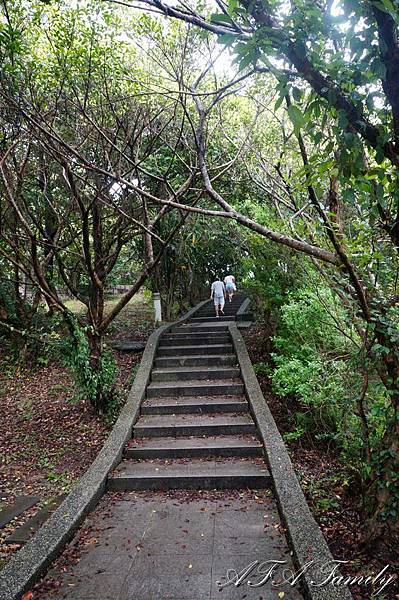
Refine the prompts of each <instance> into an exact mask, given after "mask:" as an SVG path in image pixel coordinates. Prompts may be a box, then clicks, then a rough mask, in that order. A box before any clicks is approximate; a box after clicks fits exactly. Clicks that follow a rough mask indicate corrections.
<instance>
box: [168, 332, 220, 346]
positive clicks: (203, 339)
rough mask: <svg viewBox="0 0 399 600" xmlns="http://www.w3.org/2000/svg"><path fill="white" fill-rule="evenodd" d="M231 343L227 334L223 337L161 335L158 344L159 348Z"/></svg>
mask: <svg viewBox="0 0 399 600" xmlns="http://www.w3.org/2000/svg"><path fill="white" fill-rule="evenodd" d="M229 342H231V337H230V335H228V334H224V335H220V334H219V335H205V336H194V335H192V334H183V335H163V336H162V337H161V339H160V342H159V347H160V348H162V347H164V346H173V345H175V346H193V345H194V344H197V345H198V346H213V345H215V344H217V345H220V344H228V343H229Z"/></svg>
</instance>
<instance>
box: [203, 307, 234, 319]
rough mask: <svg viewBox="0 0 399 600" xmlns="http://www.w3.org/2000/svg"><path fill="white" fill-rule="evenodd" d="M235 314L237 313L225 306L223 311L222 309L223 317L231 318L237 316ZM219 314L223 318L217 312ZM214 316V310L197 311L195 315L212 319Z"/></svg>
mask: <svg viewBox="0 0 399 600" xmlns="http://www.w3.org/2000/svg"><path fill="white" fill-rule="evenodd" d="M237 312H238V311H237V310H236V309H233V308H230V307H227V306H225V307H224V309H223V313H224V316H225V317H233V316H234V315H236V314H237ZM219 314H220V315H221V316H223V315H222V313H221V312H220V311H219ZM215 315H216V313H215V310H214V309H212V310H199V311H198V312H197V313H195V316H196V317H214V316H215Z"/></svg>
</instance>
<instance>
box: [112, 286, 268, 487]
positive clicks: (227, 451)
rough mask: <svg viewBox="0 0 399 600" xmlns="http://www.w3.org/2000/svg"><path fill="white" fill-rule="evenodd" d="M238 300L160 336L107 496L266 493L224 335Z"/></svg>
mask: <svg viewBox="0 0 399 600" xmlns="http://www.w3.org/2000/svg"><path fill="white" fill-rule="evenodd" d="M243 300H244V298H243V297H242V296H236V297H235V298H234V299H233V302H231V303H226V307H225V316H224V317H220V318H216V317H215V316H214V314H215V313H214V308H213V303H212V302H208V303H207V304H205V305H204V306H203V307H202V308H201V309H200V310H199V311H197V312H196V313H195V315H194V318H192V319H191V320H190V321H188V322H187V323H185V324H183V325H180V326H176V327H174V328H173V329H172V330H170V331H168V332H167V333H166V334H164V335H163V336H162V338H161V341H160V344H159V347H158V350H157V355H156V358H155V361H154V366H153V370H152V374H151V382H150V384H149V385H148V387H147V395H146V399H145V400H144V402H143V403H142V406H141V416H140V418H139V419H138V421H137V423H136V425H135V427H134V430H133V439H132V440H131V443H130V444H129V445H128V447H127V448H126V449H125V456H124V460H123V461H122V462H121V463H120V465H119V466H118V468H117V469H116V470H115V471H114V472H113V473H112V474H111V476H110V477H109V479H108V487H109V489H110V490H118V491H130V490H147V489H148V490H169V489H179V488H186V489H198V490H205V489H234V488H255V489H260V488H265V487H269V485H270V476H269V473H268V471H267V468H266V465H265V463H264V461H263V452H262V446H261V444H260V442H259V439H258V436H257V431H256V426H255V423H254V421H253V419H252V417H251V415H250V412H249V406H248V402H247V399H246V397H245V390H244V384H243V381H242V380H241V376H240V369H239V366H238V364H237V358H236V355H235V353H234V350H233V345H232V343H231V339H230V334H229V330H228V321H232V320H235V318H236V313H237V310H238V309H239V307H240V306H241V305H242V303H243ZM226 321H227V322H226Z"/></svg>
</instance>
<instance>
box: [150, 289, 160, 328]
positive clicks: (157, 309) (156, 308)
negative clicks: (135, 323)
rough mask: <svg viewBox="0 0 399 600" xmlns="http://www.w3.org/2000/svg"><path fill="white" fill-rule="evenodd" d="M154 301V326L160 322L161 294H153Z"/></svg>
mask: <svg viewBox="0 0 399 600" xmlns="http://www.w3.org/2000/svg"><path fill="white" fill-rule="evenodd" d="M152 299H153V300H154V311H155V325H156V324H157V323H161V322H162V309H161V294H159V293H158V292H154V293H153V294H152Z"/></svg>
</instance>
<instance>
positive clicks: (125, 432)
mask: <svg viewBox="0 0 399 600" xmlns="http://www.w3.org/2000/svg"><path fill="white" fill-rule="evenodd" d="M206 302H207V300H205V301H204V302H201V303H200V304H197V306H195V307H194V308H192V309H191V310H189V311H188V312H187V313H186V314H185V315H184V316H183V317H181V318H180V319H179V320H177V321H174V322H173V323H168V324H166V325H162V326H161V327H159V328H158V329H156V330H155V331H154V332H153V333H152V334H151V335H150V337H149V339H148V342H147V344H146V347H145V350H144V353H143V357H142V359H141V363H140V367H139V370H138V372H137V375H136V377H135V380H134V383H133V385H132V388H131V390H130V392H129V396H128V399H127V401H126V404H125V406H124V407H123V409H122V411H121V413H120V415H119V417H118V420H117V421H116V423H115V425H114V427H113V429H112V431H111V433H110V435H109V436H108V438H107V440H106V442H105V443H104V446H103V447H102V449H101V450H100V452H99V454H98V455H97V457H96V459H95V460H94V462H93V463H92V464H91V465H90V467H89V468H88V469H87V471H86V472H85V473H84V475H83V476H82V477H81V478H80V479H79V480H78V481H77V483H76V484H75V486H74V488H73V489H72V491H71V492H70V493H69V494H68V496H67V497H66V498H65V500H64V501H63V502H62V504H60V506H59V507H58V509H57V510H56V511H55V512H54V513H53V514H52V515H51V516H50V518H49V519H48V520H47V521H46V522H45V523H44V525H43V526H42V527H41V528H40V529H39V531H38V532H37V533H36V534H35V535H34V536H33V538H32V539H31V540H30V541H29V542H28V543H27V544H26V545H25V546H23V548H21V549H20V550H18V552H16V554H14V556H13V557H12V558H11V559H10V560H9V562H8V563H7V564H6V565H5V567H4V568H3V569H2V571H1V572H0V598H1V600H19V599H20V598H21V596H22V595H23V594H24V592H26V591H28V590H29V589H30V588H31V587H32V585H33V584H34V583H35V581H37V579H38V578H39V577H40V576H41V575H42V574H43V573H44V572H45V570H46V568H47V567H48V566H49V565H50V563H51V562H52V561H53V560H54V559H55V558H56V557H57V556H58V554H59V553H60V552H61V550H62V548H63V547H64V545H65V544H66V543H67V542H69V541H70V540H71V539H72V537H73V535H74V533H75V531H76V529H77V528H78V527H79V525H80V524H81V523H82V521H83V519H84V518H85V517H86V515H87V514H88V513H89V512H90V511H91V510H93V508H94V507H95V506H96V504H97V502H98V501H99V500H100V498H101V496H102V495H103V494H104V492H105V488H106V483H107V477H108V473H109V472H110V471H112V469H114V468H115V467H116V465H117V464H118V463H119V462H120V460H121V458H122V454H123V450H124V447H125V444H126V443H127V441H128V440H129V439H130V437H131V434H132V428H133V425H134V423H135V422H136V420H137V418H138V415H139V410H140V404H141V401H142V400H143V398H144V396H145V392H146V388H147V385H148V382H149V378H150V374H151V369H152V364H153V361H154V357H155V353H156V350H157V347H158V343H159V339H160V337H161V335H162V334H163V333H165V332H166V331H168V330H169V329H171V328H172V327H175V326H176V325H179V324H180V323H184V322H185V321H187V320H188V319H189V318H190V317H192V315H193V314H194V313H195V312H197V310H199V309H200V308H201V307H202V306H203V305H204V304H205V303H206Z"/></svg>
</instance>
